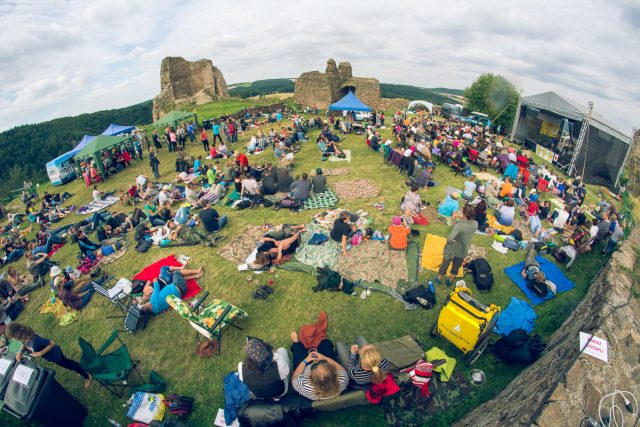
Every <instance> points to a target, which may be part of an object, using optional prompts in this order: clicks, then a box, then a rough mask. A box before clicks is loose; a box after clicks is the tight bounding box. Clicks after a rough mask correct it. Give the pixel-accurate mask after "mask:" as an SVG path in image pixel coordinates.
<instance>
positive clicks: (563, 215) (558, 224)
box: [553, 209, 569, 228]
mask: <svg viewBox="0 0 640 427" xmlns="http://www.w3.org/2000/svg"><path fill="white" fill-rule="evenodd" d="M556 212H558V216H557V217H556V219H555V220H553V228H564V226H565V224H566V223H567V220H568V219H569V212H567V211H565V210H559V209H556Z"/></svg>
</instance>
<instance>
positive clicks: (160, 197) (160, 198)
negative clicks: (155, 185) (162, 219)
mask: <svg viewBox="0 0 640 427" xmlns="http://www.w3.org/2000/svg"><path fill="white" fill-rule="evenodd" d="M167 200H169V195H168V194H167V192H166V191H164V190H162V191H161V192H160V194H158V204H159V205H160V206H163V205H164V202H166V201H167Z"/></svg>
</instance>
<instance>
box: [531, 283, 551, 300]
mask: <svg viewBox="0 0 640 427" xmlns="http://www.w3.org/2000/svg"><path fill="white" fill-rule="evenodd" d="M526 282H527V288H529V289H531V291H532V292H533V293H534V294H536V295H537V296H539V297H540V298H544V297H546V296H547V295H548V294H549V285H547V283H546V282H538V281H537V280H526Z"/></svg>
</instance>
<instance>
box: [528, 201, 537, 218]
mask: <svg viewBox="0 0 640 427" xmlns="http://www.w3.org/2000/svg"><path fill="white" fill-rule="evenodd" d="M539 210H540V209H539V207H538V203H536V202H529V206H527V213H528V214H529V216H534V215H535V214H537V213H538V211H539Z"/></svg>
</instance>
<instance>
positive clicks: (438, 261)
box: [422, 234, 464, 277]
mask: <svg viewBox="0 0 640 427" xmlns="http://www.w3.org/2000/svg"><path fill="white" fill-rule="evenodd" d="M446 244H447V239H445V238H444V237H441V236H436V235H435V234H427V237H426V238H425V239H424V247H423V248H422V268H425V269H427V270H431V271H435V272H436V273H437V272H438V269H440V265H442V258H443V257H442V253H443V252H444V246H445V245H446ZM451 267H452V266H451V265H450V266H449V269H448V270H447V274H450V273H451ZM463 276H464V270H463V269H462V268H461V269H460V270H458V274H457V275H456V277H463Z"/></svg>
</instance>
